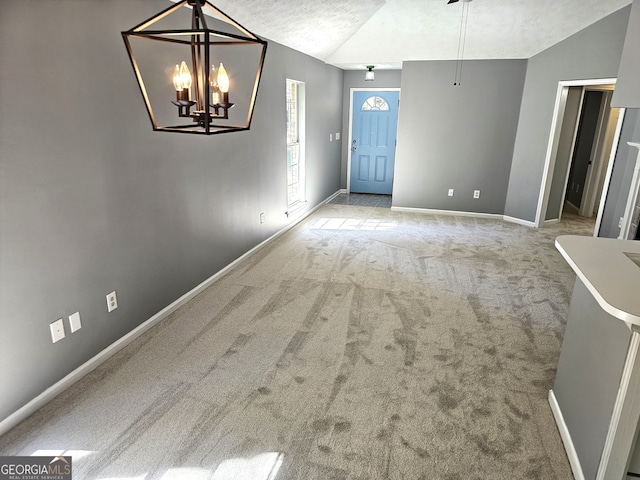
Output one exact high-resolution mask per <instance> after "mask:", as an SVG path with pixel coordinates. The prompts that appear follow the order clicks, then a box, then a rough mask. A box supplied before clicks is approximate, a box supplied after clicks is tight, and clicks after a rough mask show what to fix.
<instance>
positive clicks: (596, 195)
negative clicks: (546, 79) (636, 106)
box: [535, 79, 624, 236]
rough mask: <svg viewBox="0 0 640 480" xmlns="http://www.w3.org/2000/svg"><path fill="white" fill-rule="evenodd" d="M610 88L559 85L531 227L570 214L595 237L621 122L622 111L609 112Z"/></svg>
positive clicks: (600, 82) (608, 84) (600, 83)
mask: <svg viewBox="0 0 640 480" xmlns="http://www.w3.org/2000/svg"><path fill="white" fill-rule="evenodd" d="M615 83H616V79H595V80H576V81H565V82H560V83H559V84H558V92H557V96H556V105H555V110H554V117H553V121H552V127H551V135H550V138H549V145H548V148H547V158H546V162H545V171H544V174H543V179H542V186H541V189H540V198H539V201H538V210H537V213H536V223H535V226H536V227H541V226H543V225H544V224H545V223H554V222H559V221H560V220H561V218H562V215H563V213H564V214H567V213H571V214H573V215H579V216H581V217H584V218H594V236H597V233H598V231H599V229H600V222H601V219H602V212H603V208H604V199H605V198H606V194H607V188H608V185H609V179H610V177H611V172H612V170H613V161H614V158H615V153H616V151H617V147H618V142H619V137H620V131H621V128H622V121H623V119H624V109H618V108H611V97H612V95H613V90H614V88H615Z"/></svg>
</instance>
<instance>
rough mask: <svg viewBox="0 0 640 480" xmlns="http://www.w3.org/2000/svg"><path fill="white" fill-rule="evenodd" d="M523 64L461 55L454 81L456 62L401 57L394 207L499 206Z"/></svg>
mask: <svg viewBox="0 0 640 480" xmlns="http://www.w3.org/2000/svg"><path fill="white" fill-rule="evenodd" d="M526 66H527V62H526V61H525V60H471V61H465V62H464V70H463V72H464V73H463V81H462V85H461V86H454V85H453V80H454V76H455V70H456V68H455V62H454V61H425V62H417V61H412V62H405V63H404V64H403V68H402V99H401V101H400V117H399V122H398V148H397V154H396V168H395V179H394V186H393V205H394V206H395V207H412V208H428V209H441V210H458V211H467V212H482V213H491V214H502V213H503V212H504V204H505V198H506V194H507V187H508V180H509V169H510V166H511V158H512V155H513V142H514V138H515V133H516V127H517V121H518V113H519V108H520V98H521V96H522V88H523V83H524V78H525V72H526ZM449 188H453V189H454V190H455V194H454V196H453V197H448V196H447V191H448V189H449ZM473 190H480V191H481V195H480V198H479V199H477V200H476V199H473Z"/></svg>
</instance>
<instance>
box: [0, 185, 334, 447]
mask: <svg viewBox="0 0 640 480" xmlns="http://www.w3.org/2000/svg"><path fill="white" fill-rule="evenodd" d="M340 193H341V191H340V190H339V191H337V192H336V193H334V194H333V195H330V196H329V197H327V198H326V199H325V200H323V201H322V202H320V203H319V204H318V205H317V206H316V207H314V208H312V209H310V210H308V211H307V212H305V213H303V214H301V215H300V216H299V217H296V219H295V220H294V221H292V222H291V223H290V224H289V225H287V226H286V227H284V228H283V229H281V230H280V231H278V232H276V233H274V234H273V235H272V236H270V237H269V238H267V239H266V240H264V241H263V242H262V243H260V244H258V245H256V246H255V247H253V248H252V249H251V250H249V251H248V252H246V253H245V254H243V255H242V256H240V257H238V258H237V259H236V260H234V261H233V262H231V263H230V264H229V265H227V266H226V267H224V268H223V269H222V270H220V271H218V272H216V273H214V274H213V275H212V276H211V277H209V278H208V279H206V280H205V281H204V282H202V283H201V284H200V285H198V286H196V287H195V288H194V289H193V290H191V291H189V292H187V293H185V294H184V295H183V296H181V297H180V298H178V299H177V300H176V301H174V302H173V303H171V304H170V305H168V306H167V307H165V308H163V309H162V310H160V311H159V312H158V313H156V314H155V315H154V316H152V317H151V318H149V319H148V320H146V321H145V322H144V323H141V324H140V325H138V326H137V327H136V328H134V329H133V330H131V331H130V332H129V333H127V334H126V335H124V336H123V337H121V338H119V339H118V340H116V341H115V342H114V343H112V344H111V345H109V346H108V347H107V348H105V349H104V350H102V351H101V352H100V353H98V354H97V355H95V356H93V357H92V358H90V359H89V360H87V361H86V362H85V363H83V364H82V365H80V366H79V367H78V368H76V369H75V370H74V371H72V372H71V373H69V374H68V375H67V376H66V377H64V378H62V379H61V380H59V381H58V382H56V383H55V384H53V385H52V386H50V387H49V388H47V389H46V390H45V391H44V392H42V393H41V394H40V395H38V396H37V397H35V398H34V399H33V400H31V401H30V402H29V403H27V404H26V405H24V406H23V407H21V408H20V409H18V410H17V411H15V412H14V413H12V414H11V415H9V416H8V417H6V418H5V419H3V420H2V421H1V422H0V436H2V435H4V434H5V433H7V432H8V431H9V430H11V429H12V428H13V427H15V426H16V425H18V424H19V423H20V422H22V421H23V420H25V419H26V418H27V417H29V416H31V415H32V414H34V413H35V412H36V411H37V410H38V409H40V408H42V407H43V406H44V405H46V404H47V403H49V402H50V401H51V400H53V399H54V398H55V397H57V396H58V395H60V394H61V393H62V392H64V391H65V390H66V389H67V388H69V387H70V386H71V385H73V384H74V383H76V382H77V381H79V380H80V379H81V378H82V377H84V376H85V375H87V374H88V373H90V372H92V371H93V370H95V369H96V368H97V367H98V366H100V365H101V364H102V363H104V362H105V361H106V360H107V359H109V358H110V357H112V356H113V355H115V354H116V353H117V352H119V351H120V350H122V349H123V348H124V347H126V346H127V345H129V344H130V343H131V342H133V341H134V340H135V339H136V338H138V337H139V336H140V335H142V334H143V333H144V332H146V331H147V330H149V329H150V328H151V327H153V326H154V325H156V324H158V323H159V322H161V321H162V320H164V319H165V318H167V317H168V316H169V315H171V314H172V313H173V312H175V311H176V310H177V309H178V308H180V307H181V306H182V305H184V304H185V303H187V302H188V301H189V300H191V299H192V298H194V297H195V296H197V295H198V294H199V293H201V292H202V291H203V290H205V289H206V288H208V287H209V286H211V285H213V284H214V283H215V282H217V281H218V280H219V279H220V278H222V277H223V276H224V275H226V274H227V273H228V272H229V271H230V270H231V269H233V268H234V267H235V266H236V265H237V264H238V263H240V262H242V261H243V260H245V259H246V258H247V257H249V256H251V255H253V254H254V253H256V252H257V251H258V250H260V249H261V248H263V247H265V246H266V245H267V244H269V243H271V242H273V241H274V240H275V239H276V238H278V237H280V236H281V235H282V234H284V233H285V232H287V231H288V230H290V229H291V228H293V227H294V226H296V225H297V224H298V223H299V222H301V221H302V220H304V219H305V218H306V217H307V216H309V215H311V214H312V213H313V212H315V211H316V210H317V209H319V208H320V207H322V206H323V205H325V204H326V203H328V202H330V201H331V200H333V199H334V198H335V197H337V196H338V195H339V194H340Z"/></svg>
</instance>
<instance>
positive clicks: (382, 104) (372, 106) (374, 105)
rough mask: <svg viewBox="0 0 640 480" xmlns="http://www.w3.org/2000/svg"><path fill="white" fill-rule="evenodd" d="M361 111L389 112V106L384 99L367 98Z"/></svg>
mask: <svg viewBox="0 0 640 480" xmlns="http://www.w3.org/2000/svg"><path fill="white" fill-rule="evenodd" d="M360 110H385V111H386V110H389V104H388V103H387V101H386V100H385V99H384V98H381V97H369V98H367V99H366V100H365V101H364V103H363V104H362V107H360Z"/></svg>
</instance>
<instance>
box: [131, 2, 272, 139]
mask: <svg viewBox="0 0 640 480" xmlns="http://www.w3.org/2000/svg"><path fill="white" fill-rule="evenodd" d="M122 37H123V39H124V42H125V45H126V47H127V52H128V54H129V58H130V60H131V65H132V66H133V70H134V73H135V75H136V79H137V81H138V86H139V87H140V92H141V93H142V97H143V99H144V102H145V105H146V107H147V112H148V114H149V119H150V120H151V124H152V126H153V129H154V130H157V131H164V132H180V133H194V134H202V135H213V134H217V133H226V132H234V131H240V130H249V128H250V126H251V119H252V117H253V111H254V106H255V101H256V97H257V94H258V87H259V85H260V78H261V76H262V67H263V65H264V59H265V54H266V50H267V42H266V41H265V40H262V39H261V38H259V37H257V36H256V35H254V34H253V33H251V32H250V31H248V30H247V29H246V28H244V27H243V26H242V25H240V24H239V23H237V22H236V21H234V20H232V19H231V18H230V17H228V16H227V15H226V14H224V13H223V12H222V11H220V10H219V9H218V8H216V7H215V6H213V5H212V4H211V3H210V2H209V1H207V0H182V1H180V2H178V3H176V5H173V6H171V7H169V8H167V9H165V10H163V11H162V12H160V13H158V14H157V15H155V16H153V17H151V18H149V19H147V20H145V21H144V22H142V23H140V24H138V25H136V26H135V27H133V28H131V29H130V30H127V31H126V32H122ZM134 52H135V54H134Z"/></svg>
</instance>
